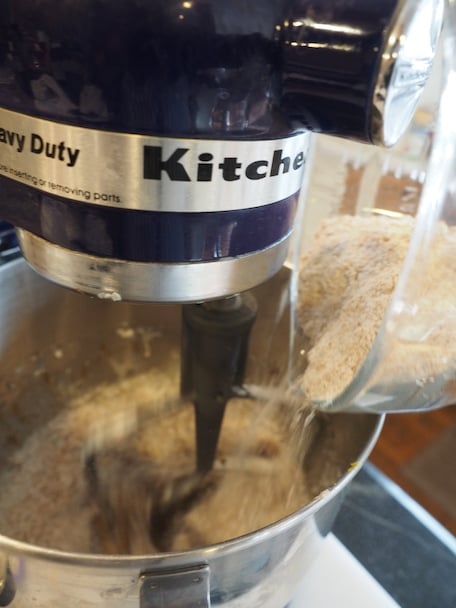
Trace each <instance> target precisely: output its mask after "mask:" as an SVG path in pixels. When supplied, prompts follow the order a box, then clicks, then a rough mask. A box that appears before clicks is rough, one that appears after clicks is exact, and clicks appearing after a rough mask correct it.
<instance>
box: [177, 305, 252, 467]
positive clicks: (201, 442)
mask: <svg viewBox="0 0 456 608" xmlns="http://www.w3.org/2000/svg"><path fill="white" fill-rule="evenodd" d="M256 310H257V306H256V302H255V299H254V298H253V296H251V295H247V294H243V295H242V296H241V295H235V296H232V297H230V298H225V299H221V300H215V301H213V302H205V303H203V304H189V305H187V306H184V308H183V330H182V336H183V337H182V369H181V394H182V397H183V398H186V399H189V400H191V401H192V402H193V404H194V407H195V421H196V461H197V462H196V464H197V471H198V472H199V473H206V472H207V471H209V470H210V469H211V468H212V465H213V462H214V459H215V455H216V451H217V443H218V438H219V435H220V429H221V426H222V421H223V416H224V413H225V406H226V404H227V402H228V401H229V399H231V398H232V397H235V396H237V397H239V396H240V395H242V394H243V388H242V383H243V380H244V373H245V367H246V361H247V350H248V342H249V336H250V331H251V328H252V325H253V323H254V320H255V316H256Z"/></svg>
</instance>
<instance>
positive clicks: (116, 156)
mask: <svg viewBox="0 0 456 608" xmlns="http://www.w3.org/2000/svg"><path fill="white" fill-rule="evenodd" d="M309 137H310V134H309V133H308V132H301V133H299V134H297V135H294V136H291V137H287V138H286V139H268V140H255V141H253V140H246V139H244V140H234V139H233V140H231V139H225V140H217V139H184V138H171V137H156V136H153V135H138V134H130V133H115V132H111V131H102V130H99V129H88V128H82V127H78V126H74V125H71V124H61V123H57V122H53V121H52V122H51V121H49V120H45V119H43V118H37V117H34V116H27V115H25V114H19V113H17V112H12V111H10V110H6V109H4V108H0V150H1V161H0V176H4V177H7V178H9V179H12V180H14V181H17V182H19V183H22V184H24V185H26V186H30V187H32V188H35V189H37V190H39V191H41V192H44V193H47V194H51V195H53V196H56V197H59V198H63V199H69V200H72V201H78V202H82V203H88V204H91V205H101V206H104V207H114V208H118V209H132V210H138V211H167V212H214V211H232V210H237V209H245V207H246V201H248V205H247V206H248V207H249V208H253V207H260V206H264V205H268V204H271V203H275V202H277V201H280V200H283V199H285V198H287V197H289V196H291V195H293V194H295V193H296V192H297V191H298V190H299V189H300V186H301V182H302V177H303V173H304V168H305V162H306V157H307V150H308V146H309Z"/></svg>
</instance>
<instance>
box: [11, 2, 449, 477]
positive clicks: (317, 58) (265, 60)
mask: <svg viewBox="0 0 456 608" xmlns="http://www.w3.org/2000/svg"><path fill="white" fill-rule="evenodd" d="M441 19H442V3H440V2H431V1H426V0H424V1H422V2H413V1H409V2H398V1H387V2H386V1H385V2H382V3H378V4H377V5H375V6H374V5H372V6H366V3H365V2H362V1H361V0H359V1H358V2H334V3H331V2H328V3H321V4H320V5H319V6H317V7H316V6H315V5H314V3H312V2H306V1H296V2H272V1H271V2H262V3H260V4H259V3H258V2H247V3H242V4H240V5H239V6H238V5H237V4H236V3H234V4H233V3H229V5H226V3H222V2H172V3H169V2H164V1H163V2H159V1H157V2H137V3H134V5H132V3H130V2H116V3H111V4H110V5H108V4H104V3H99V2H95V1H93V2H92V1H87V2H82V3H81V2H78V3H76V2H75V3H73V4H71V3H70V4H65V5H59V6H55V5H54V3H52V2H48V3H47V4H46V3H45V5H44V6H43V3H37V2H35V1H33V0H22V1H20V2H14V3H8V4H7V6H6V7H5V10H4V11H3V15H2V17H0V20H1V21H0V25H1V31H2V32H3V39H4V41H5V43H4V45H3V47H2V48H3V51H2V62H3V64H2V66H3V68H4V78H3V79H2V84H1V85H0V142H1V143H0V145H1V153H0V176H1V181H2V195H1V198H0V215H1V217H2V218H4V219H6V220H7V221H9V222H10V223H12V224H13V225H15V226H16V227H17V228H18V237H19V241H20V244H21V248H22V251H23V254H24V257H25V258H26V259H27V261H28V262H29V263H30V265H31V266H32V267H33V268H35V269H36V270H37V271H38V272H39V273H41V274H42V275H44V276H45V277H47V278H49V279H51V280H52V281H55V282H56V283H58V284H61V285H63V286H66V287H70V288H72V289H74V290H77V291H82V292H85V293H88V294H90V295H93V296H96V297H98V298H100V299H106V300H110V301H114V302H116V301H121V300H127V301H147V302H149V301H150V302H166V303H168V302H169V303H171V302H179V303H184V304H185V306H184V336H183V350H182V352H183V355H184V356H183V364H182V380H181V383H182V394H183V396H185V397H189V398H191V399H193V401H194V402H195V409H196V414H197V420H198V418H199V419H200V421H201V424H198V423H197V428H199V434H198V436H197V449H198V463H197V466H198V470H199V471H201V472H204V471H205V470H207V469H208V468H210V466H211V462H212V460H213V457H214V452H215V447H216V444H217V437H218V432H219V429H220V424H221V421H222V418H223V411H224V408H225V404H226V402H227V400H228V399H230V398H231V397H232V396H242V395H243V390H244V389H243V386H242V383H243V371H244V366H245V359H246V352H247V347H248V335H249V331H250V328H251V326H252V324H253V321H254V316H255V308H256V306H255V304H254V303H252V302H251V301H250V298H249V296H248V295H239V294H240V293H242V292H245V291H247V290H249V289H251V288H252V287H255V286H257V285H260V284H261V283H263V282H264V281H266V280H267V279H268V278H270V277H271V276H273V275H274V274H275V273H277V272H278V271H279V269H280V268H281V267H282V266H283V263H284V261H285V259H286V257H287V253H288V247H289V242H290V237H291V234H292V230H293V226H294V222H295V214H296V209H297V204H298V198H299V193H300V188H301V184H302V180H303V175H304V170H305V166H306V159H307V154H308V146H309V138H310V132H311V131H317V132H325V133H330V134H335V135H340V136H342V137H347V138H352V139H358V140H362V141H368V142H370V143H374V144H386V145H392V144H393V143H394V142H395V141H396V140H397V138H398V137H399V136H400V134H401V133H402V132H403V130H404V129H405V128H406V127H407V125H408V122H409V120H410V119H411V117H412V115H413V111H414V109H415V107H416V103H417V101H418V97H419V94H420V92H421V89H422V87H423V86H424V83H425V81H426V78H427V76H428V74H429V71H430V67H431V63H432V58H433V54H434V50H435V45H436V41H437V37H438V32H439V29H440V24H441ZM417 39H419V40H420V41H424V44H421V45H419V48H417V47H416V46H414V45H411V44H408V43H407V41H410V40H415V41H416V40H417ZM316 170H318V168H316ZM187 303H188V306H187ZM195 303H196V304H195ZM214 336H215V338H214ZM228 337H229V338H230V340H229V341H228ZM228 342H229V343H230V344H229V349H228V350H227V343H228ZM208 384H209V387H208Z"/></svg>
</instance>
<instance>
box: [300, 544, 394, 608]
mask: <svg viewBox="0 0 456 608" xmlns="http://www.w3.org/2000/svg"><path fill="white" fill-rule="evenodd" d="M290 608H400V607H399V604H397V603H396V602H395V601H394V600H393V599H392V598H391V596H390V595H388V593H387V592H386V591H385V590H384V589H383V587H381V585H380V584H379V583H378V582H377V581H376V580H375V579H374V578H373V577H372V576H371V575H370V574H369V572H368V571H367V570H366V569H365V568H364V567H363V566H362V565H361V564H360V563H359V562H358V560H357V559H356V558H355V557H354V556H353V555H352V554H351V553H350V552H349V551H348V550H347V549H346V548H345V547H344V546H343V545H342V543H341V542H340V541H338V540H337V538H336V537H335V536H334V535H332V534H330V535H329V536H328V537H327V538H326V539H325V541H324V544H323V547H322V549H321V552H320V554H319V556H318V558H317V560H316V561H315V563H314V564H312V566H311V567H310V569H309V571H308V573H307V576H306V579H305V582H304V583H303V584H302V586H301V588H300V590H299V592H298V594H297V596H296V598H295V600H294V601H293V602H292V604H291V606H290Z"/></svg>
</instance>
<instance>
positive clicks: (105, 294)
mask: <svg viewBox="0 0 456 608" xmlns="http://www.w3.org/2000/svg"><path fill="white" fill-rule="evenodd" d="M18 238H19V243H20V246H21V249H22V253H23V255H24V257H25V259H26V260H27V262H28V263H29V264H30V266H32V268H34V269H35V270H36V271H37V272H38V273H39V274H41V275H43V276H44V277H46V278H48V279H50V280H51V281H53V282H55V283H58V284H59V285H63V286H64V287H69V288H71V289H74V290H76V291H82V292H84V293H88V294H90V295H94V296H97V297H98V298H100V299H107V300H113V301H120V300H127V301H138V302H141V301H144V302H199V301H202V300H211V299H216V298H220V297H224V296H228V295H231V294H233V293H238V292H241V291H246V290H247V289H251V288H252V287H255V286H256V285H259V284H260V283H263V282H264V281H266V280H267V279H268V278H270V277H271V276H273V275H274V274H275V273H276V272H278V271H279V270H280V268H281V267H282V265H283V263H284V261H285V259H286V256H287V253H288V244H289V238H290V237H289V236H287V237H285V238H284V239H282V240H281V241H280V242H279V243H276V244H274V245H273V246H272V247H269V248H267V249H265V250H263V251H260V252H256V253H254V254H250V255H245V256H240V257H237V258H226V259H223V260H220V261H216V262H199V263H193V264H155V263H154V264H149V263H144V262H130V261H124V260H119V259H111V258H102V257H96V256H93V255H88V254H84V253H80V252H77V251H72V250H70V249H65V248H63V247H60V246H59V245H55V244H54V243H50V242H49V241H46V240H44V239H42V238H41V237H38V236H36V235H34V234H32V233H31V232H28V231H26V230H18Z"/></svg>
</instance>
